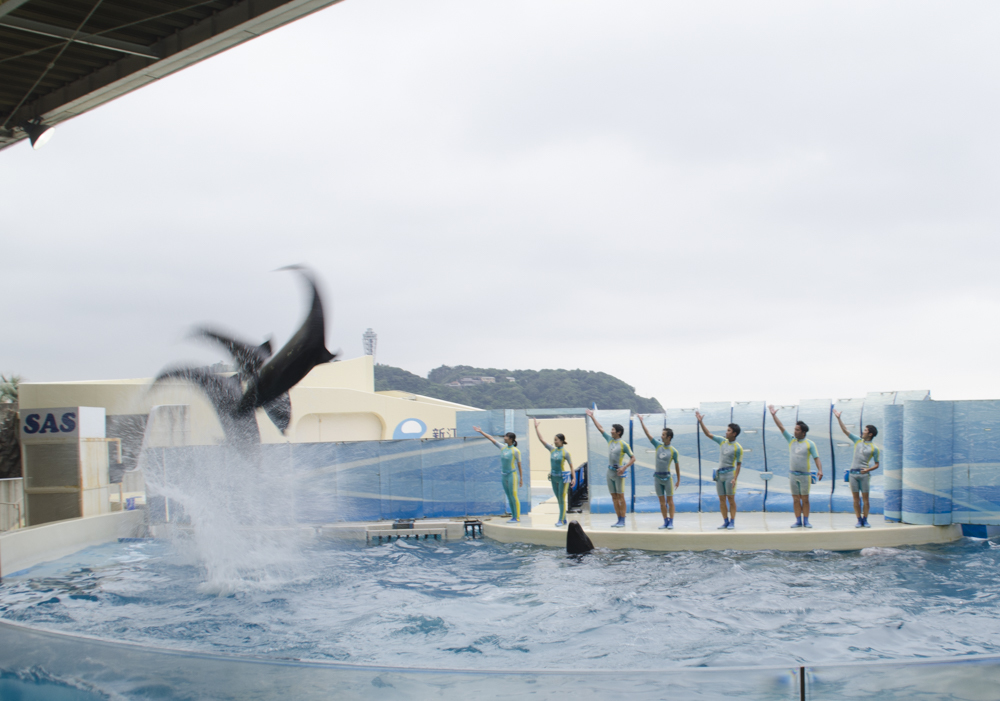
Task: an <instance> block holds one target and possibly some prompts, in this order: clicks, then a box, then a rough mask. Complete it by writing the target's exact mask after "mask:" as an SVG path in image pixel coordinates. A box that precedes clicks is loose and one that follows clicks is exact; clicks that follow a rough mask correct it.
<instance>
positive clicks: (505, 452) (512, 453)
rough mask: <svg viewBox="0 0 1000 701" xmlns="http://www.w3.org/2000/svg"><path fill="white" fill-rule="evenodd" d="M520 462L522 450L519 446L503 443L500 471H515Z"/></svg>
mask: <svg viewBox="0 0 1000 701" xmlns="http://www.w3.org/2000/svg"><path fill="white" fill-rule="evenodd" d="M519 462H521V451H520V450H518V449H517V446H514V445H507V444H506V443H501V444H500V471H501V472H502V473H503V474H505V475H509V474H510V473H511V472H513V471H514V468H515V466H516V463H519Z"/></svg>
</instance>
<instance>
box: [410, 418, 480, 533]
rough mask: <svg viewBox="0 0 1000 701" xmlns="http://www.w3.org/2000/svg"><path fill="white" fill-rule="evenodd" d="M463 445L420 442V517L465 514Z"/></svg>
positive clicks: (459, 440) (451, 441) (453, 440)
mask: <svg viewBox="0 0 1000 701" xmlns="http://www.w3.org/2000/svg"><path fill="white" fill-rule="evenodd" d="M476 435H477V436H478V435H479V434H476ZM465 443H466V439H464V438H448V439H445V440H425V441H421V451H420V465H421V468H422V473H423V479H422V480H421V487H422V489H423V499H424V516H428V517H430V516H434V517H452V516H465V515H466V514H467V513H469V512H468V511H467V509H466V498H465ZM472 513H476V512H472Z"/></svg>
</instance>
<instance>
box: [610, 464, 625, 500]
mask: <svg viewBox="0 0 1000 701" xmlns="http://www.w3.org/2000/svg"><path fill="white" fill-rule="evenodd" d="M608 491H609V492H611V493H612V494H624V493H625V475H621V476H619V475H618V470H617V469H616V468H614V467H609V468H608Z"/></svg>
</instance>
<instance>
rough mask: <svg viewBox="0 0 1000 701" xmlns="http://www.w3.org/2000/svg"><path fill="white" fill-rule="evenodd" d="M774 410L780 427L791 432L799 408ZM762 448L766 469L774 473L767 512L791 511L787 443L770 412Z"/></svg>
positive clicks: (790, 405) (788, 406)
mask: <svg viewBox="0 0 1000 701" xmlns="http://www.w3.org/2000/svg"><path fill="white" fill-rule="evenodd" d="M775 408H776V409H777V410H778V419H780V420H781V423H782V425H784V427H785V428H786V429H788V430H789V431H791V430H792V429H793V428H794V426H795V421H796V417H797V416H798V409H799V408H798V407H797V406H795V405H793V404H783V405H780V406H779V405H775ZM764 448H765V450H766V452H767V469H768V470H770V471H771V472H773V473H774V478H773V479H772V480H771V481H770V482H769V483H768V485H767V510H768V511H792V508H793V507H792V494H791V488H790V487H789V484H788V463H789V457H788V441H786V440H785V437H784V436H782V435H781V431H779V430H778V426H777V424H775V423H774V419H773V418H771V412H770V411H768V412H767V423H766V424H764Z"/></svg>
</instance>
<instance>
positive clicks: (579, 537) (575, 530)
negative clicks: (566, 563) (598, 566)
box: [566, 521, 594, 555]
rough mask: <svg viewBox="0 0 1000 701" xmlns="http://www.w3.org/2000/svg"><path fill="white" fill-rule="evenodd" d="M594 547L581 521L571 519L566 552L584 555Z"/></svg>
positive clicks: (567, 532) (567, 533) (567, 531)
mask: <svg viewBox="0 0 1000 701" xmlns="http://www.w3.org/2000/svg"><path fill="white" fill-rule="evenodd" d="M593 549H594V544H593V543H592V542H590V536H588V535H587V534H586V533H584V532H583V526H581V525H580V522H579V521H570V522H569V528H567V529H566V552H568V553H569V554H570V555H584V554H586V553H589V552H590V551H591V550H593Z"/></svg>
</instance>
